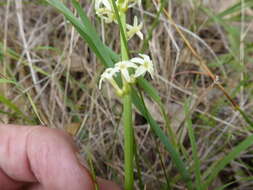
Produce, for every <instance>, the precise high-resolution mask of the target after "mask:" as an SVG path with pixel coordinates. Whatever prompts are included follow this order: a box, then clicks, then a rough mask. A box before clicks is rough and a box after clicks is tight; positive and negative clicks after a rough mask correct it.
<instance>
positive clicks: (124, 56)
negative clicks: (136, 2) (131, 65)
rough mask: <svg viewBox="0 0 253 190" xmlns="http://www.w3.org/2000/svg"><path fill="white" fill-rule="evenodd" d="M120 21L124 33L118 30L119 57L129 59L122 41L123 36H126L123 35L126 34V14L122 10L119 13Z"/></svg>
mask: <svg viewBox="0 0 253 190" xmlns="http://www.w3.org/2000/svg"><path fill="white" fill-rule="evenodd" d="M120 21H121V24H122V28H123V31H124V33H122V32H120V48H121V58H122V60H128V59H129V57H128V53H127V48H128V47H126V45H127V44H125V43H124V37H125V38H126V36H124V35H125V34H126V14H125V13H123V12H121V13H120Z"/></svg>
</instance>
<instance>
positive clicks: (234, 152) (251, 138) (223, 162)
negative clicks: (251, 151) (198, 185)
mask: <svg viewBox="0 0 253 190" xmlns="http://www.w3.org/2000/svg"><path fill="white" fill-rule="evenodd" d="M252 144H253V135H251V136H249V137H247V138H246V139H245V140H244V141H242V142H241V143H240V144H239V145H237V146H236V147H235V148H234V149H233V150H232V151H231V152H229V154H228V155H227V156H225V157H224V158H223V159H221V160H220V161H219V162H217V164H215V165H214V166H213V169H212V172H211V174H210V175H209V177H208V178H207V180H206V182H205V185H204V187H205V189H207V187H208V186H209V185H210V184H211V182H212V181H213V180H214V178H215V177H216V176H217V175H218V174H219V172H220V171H221V170H223V169H224V168H225V166H226V165H227V164H229V163H230V162H231V161H232V160H234V159H235V158H236V157H238V156H239V155H240V153H241V152H243V151H245V150H246V149H247V148H249V147H250V146H251V145H252Z"/></svg>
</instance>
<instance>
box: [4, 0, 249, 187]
mask: <svg viewBox="0 0 253 190" xmlns="http://www.w3.org/2000/svg"><path fill="white" fill-rule="evenodd" d="M190 2H192V3H190ZM194 2H199V3H194ZM224 2H225V1H224ZM224 2H223V1H218V0H216V1H205V3H204V4H202V2H200V1H189V2H188V1H187V2H184V3H183V2H175V1H169V3H168V5H167V6H166V9H168V10H169V11H170V12H171V13H172V16H173V19H174V21H175V22H176V23H177V25H178V26H179V27H180V28H181V30H183V31H184V34H185V35H186V37H187V38H188V40H189V41H190V42H191V45H192V46H193V47H194V48H195V49H196V50H197V52H198V53H199V55H200V56H201V57H202V58H203V60H205V62H206V64H207V66H208V67H209V68H210V69H211V70H212V71H213V72H214V73H215V74H216V75H218V76H220V78H221V79H220V80H221V81H222V84H223V85H224V86H225V89H226V90H227V91H228V93H229V94H231V95H232V97H233V98H234V99H235V100H236V101H237V103H238V104H240V105H241V106H242V108H243V109H244V110H245V111H246V112H247V113H249V115H250V114H252V113H253V110H252V104H253V102H252V96H253V94H252V92H253V90H252V87H253V86H252V77H251V71H252V48H251V51H250V50H246V48H245V52H244V62H243V65H241V63H240V62H238V60H239V61H240V59H239V58H238V59H237V57H236V56H237V55H233V54H232V52H231V51H230V50H231V48H232V47H231V44H230V43H231V41H229V35H230V34H228V33H227V31H226V30H225V29H224V26H222V25H220V24H217V23H214V22H208V23H207V19H208V16H206V15H205V14H204V13H203V12H202V11H201V10H200V9H199V7H200V5H201V6H205V7H209V8H210V9H211V10H213V11H214V12H216V13H218V12H220V11H222V10H226V9H227V8H228V7H230V6H231V5H232V4H233V1H229V2H228V1H226V3H224ZM236 2H237V1H236ZM149 3H150V6H152V8H151V7H150V8H149V9H148V10H146V11H144V10H142V9H141V10H139V9H136V10H134V11H136V12H138V14H139V15H140V16H141V17H143V18H144V19H145V20H146V21H147V22H146V23H149V22H151V21H152V18H153V16H154V15H153V14H154V9H155V6H156V5H155V2H153V3H151V2H149ZM198 5H199V6H198ZM83 7H84V9H85V10H86V11H87V14H88V15H89V17H90V19H91V20H92V22H94V23H95V24H96V26H97V30H98V31H101V34H102V38H103V39H105V41H106V43H107V44H109V45H110V46H111V47H113V48H114V49H116V50H119V44H118V41H117V39H118V35H117V33H118V31H117V29H115V28H114V27H111V26H109V27H108V26H105V27H104V28H103V27H101V26H100V25H99V23H98V22H97V20H96V19H95V15H94V12H93V9H92V6H91V5H90V3H88V2H83ZM245 14H248V15H250V14H251V16H253V14H252V9H247V10H246V13H245ZM230 16H232V15H230ZM0 20H1V22H0V39H1V41H0V43H2V44H3V47H4V48H3V51H4V56H3V57H2V60H1V67H0V72H1V75H3V76H5V77H7V78H10V79H13V80H14V79H15V80H16V81H17V82H18V84H19V85H20V88H17V87H16V86H14V85H11V84H3V85H2V84H1V86H0V88H1V96H5V97H8V99H10V100H11V101H12V103H13V104H14V105H16V106H17V107H18V108H19V109H20V110H22V111H23V112H24V113H25V115H26V116H29V118H30V119H31V121H26V120H24V118H23V117H21V116H19V115H10V114H9V115H8V114H2V115H1V122H2V123H16V124H28V123H33V124H39V123H40V122H39V120H38V117H37V116H36V114H35V113H34V109H33V108H32V106H31V102H30V101H29V100H28V98H27V95H26V94H29V95H30V96H31V97H32V100H33V103H34V104H35V105H36V109H37V111H38V115H39V117H40V118H41V120H42V121H43V122H44V123H45V124H47V125H48V126H49V127H53V128H64V129H66V130H68V131H69V132H71V133H72V134H73V135H76V139H77V141H78V142H79V144H80V146H81V147H82V149H83V153H84V154H87V152H89V153H91V155H92V156H91V159H92V160H93V164H94V166H95V168H96V173H97V174H98V175H100V176H103V177H105V178H108V179H113V180H115V181H117V182H118V183H122V180H123V165H122V164H123V162H122V160H123V153H122V152H123V151H122V145H123V138H122V136H123V131H122V128H121V127H120V125H121V112H122V110H121V109H122V108H121V103H120V101H119V100H118V99H117V97H115V96H114V94H113V93H112V91H111V90H110V86H107V87H106V88H105V89H103V90H102V91H99V90H98V87H97V81H98V78H99V75H100V73H101V72H102V71H103V68H102V67H101V66H100V64H98V61H97V60H96V57H95V55H94V54H93V53H92V52H91V51H90V50H89V48H88V47H87V46H86V44H85V43H83V41H82V40H81V38H80V37H79V35H78V34H77V33H76V32H75V31H74V29H73V27H72V26H71V25H69V24H68V23H67V22H66V20H64V18H63V16H62V15H60V14H58V13H57V12H56V11H55V10H54V9H53V8H51V7H48V6H46V5H45V4H44V3H42V2H41V1H38V2H35V1H34V2H30V1H19V0H5V1H4V3H3V4H1V6H0ZM160 20H161V21H160V23H159V25H158V26H157V27H156V28H155V30H154V31H153V37H152V40H151V41H150V42H149V49H148V50H147V51H146V52H148V53H150V55H151V57H152V59H153V61H154V63H155V68H156V77H155V79H154V80H153V81H152V83H153V85H154V86H155V87H156V88H157V89H158V90H159V92H160V95H161V97H162V99H163V103H164V105H165V107H166V109H167V110H166V111H167V112H168V116H169V117H170V119H171V125H172V127H173V129H174V131H175V132H176V134H177V139H178V143H179V145H180V146H183V147H184V148H185V151H186V154H187V153H188V154H190V152H191V147H190V146H189V139H188V136H187V130H186V128H185V127H184V122H185V117H186V116H185V113H184V108H183V105H184V104H185V101H186V99H191V109H192V122H193V124H194V128H195V130H196V136H197V144H198V150H199V156H200V159H201V162H202V163H201V169H202V170H203V171H205V170H206V168H207V167H208V166H209V165H210V163H212V162H213V161H215V160H218V159H219V158H220V157H222V156H223V155H224V154H226V152H228V151H229V150H230V149H231V147H233V146H235V144H238V143H239V142H240V141H241V140H242V139H244V138H245V137H246V136H247V135H249V134H251V131H250V130H249V128H248V127H247V124H246V123H245V122H244V121H243V119H242V118H241V117H240V115H239V114H238V112H235V111H234V110H233V108H232V106H231V105H230V104H229V103H228V102H227V100H226V98H225V97H224V96H223V94H222V93H221V92H220V91H219V90H217V89H216V88H214V87H213V86H212V80H210V79H208V77H206V76H205V75H200V74H199V73H203V70H202V69H200V67H199V65H198V61H197V60H196V58H195V57H194V56H193V55H192V53H191V51H190V50H189V49H188V48H187V47H186V46H185V44H184V42H183V40H182V38H181V37H180V36H179V34H178V33H177V32H176V30H175V28H174V27H173V26H172V25H171V24H170V23H169V22H168V21H167V18H166V17H165V16H161V18H160ZM229 24H231V25H235V26H236V25H239V26H240V21H230V23H229ZM112 26H113V25H112ZM252 26H253V25H252V22H245V23H244V27H245V30H246V29H247V31H248V32H247V34H249V35H246V39H247V44H248V42H251V43H252V41H253V38H252V36H251V34H252V30H253V28H252ZM148 28H149V24H146V25H145V27H144V33H145V32H147V30H148ZM244 45H245V46H246V43H245V44H244ZM141 46H142V44H141V43H140V42H139V41H138V39H134V40H132V41H131V42H130V48H131V49H133V50H136V51H138V50H139V49H140V48H141ZM10 49H11V51H13V52H15V53H16V56H13V55H12V53H10V51H9V50H10ZM238 51H240V50H239V48H238ZM250 52H251V53H250ZM237 53H238V55H239V54H240V52H237ZM224 57H227V59H228V60H227V59H225V58H224ZM230 57H232V58H231V59H232V60H229V58H230ZM217 60H219V61H217ZM218 63H222V64H218ZM250 69H251V70H250ZM241 71H243V73H244V77H248V80H247V81H246V82H245V84H243V85H242V84H241V83H240V81H241V79H242V78H241V77H242V75H241V73H242V72H241ZM20 89H22V92H21V91H20ZM238 89H239V90H238ZM238 91H239V92H238ZM147 102H148V103H147V105H148V108H149V109H150V111H151V113H152V114H153V116H154V118H155V119H156V120H157V121H158V122H159V124H160V125H161V126H164V125H165V124H164V121H163V119H162V117H161V115H160V114H159V113H160V112H159V109H158V108H157V106H156V105H154V103H152V102H150V101H148V100H147ZM0 108H1V110H3V111H5V112H8V113H13V110H12V109H11V107H8V106H7V105H6V104H5V103H1V104H0ZM135 117H136V121H135V123H136V125H135V129H136V133H135V136H136V142H137V144H138V149H139V152H140V153H141V155H139V156H140V158H139V159H140V168H141V171H142V176H143V182H144V184H145V185H146V186H145V187H146V189H163V185H164V183H165V178H164V174H163V171H162V166H161V162H160V160H159V156H158V154H157V151H159V152H161V155H162V156H163V162H164V164H165V166H166V171H167V173H168V175H169V176H172V177H174V170H173V167H172V166H171V163H170V159H169V155H168V153H167V152H166V151H165V150H164V149H163V147H162V146H160V145H159V142H157V141H156V139H155V138H154V136H153V135H152V134H151V133H150V129H149V127H148V125H147V123H146V121H145V120H144V119H143V118H142V117H141V116H140V115H138V113H136V114H135ZM157 143H158V147H157V146H156V144H157ZM188 165H189V166H191V165H192V163H191V162H189V163H188ZM252 167H253V164H252V148H251V149H250V150H248V151H247V153H244V154H242V155H241V157H240V158H238V159H237V160H235V161H233V162H232V163H231V164H230V165H229V166H228V167H226V169H225V170H224V171H222V172H221V174H220V175H219V177H218V178H217V179H216V181H215V183H214V184H213V187H212V188H210V189H214V187H218V186H221V185H224V184H226V183H229V182H231V181H233V180H236V179H240V178H242V177H247V176H252V172H253V171H252ZM174 184H175V185H174V188H175V189H183V186H182V184H180V182H177V183H174ZM136 188H137V187H136ZM251 188H253V183H252V181H248V182H245V181H241V182H238V183H236V184H234V185H233V186H232V185H231V186H229V188H228V189H237V190H238V189H243V190H245V189H251Z"/></svg>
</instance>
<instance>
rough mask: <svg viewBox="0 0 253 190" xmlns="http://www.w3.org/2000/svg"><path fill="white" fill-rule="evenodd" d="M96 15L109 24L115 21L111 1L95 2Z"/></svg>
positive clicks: (98, 0) (101, 0)
mask: <svg viewBox="0 0 253 190" xmlns="http://www.w3.org/2000/svg"><path fill="white" fill-rule="evenodd" d="M95 10H96V14H97V15H98V16H99V17H100V18H101V19H104V20H105V22H106V23H111V22H112V21H114V20H115V15H114V10H113V6H112V4H111V0H95Z"/></svg>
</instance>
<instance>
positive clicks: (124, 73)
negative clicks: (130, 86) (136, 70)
mask: <svg viewBox="0 0 253 190" xmlns="http://www.w3.org/2000/svg"><path fill="white" fill-rule="evenodd" d="M121 72H122V75H123V77H124V78H125V79H126V81H127V82H130V81H131V78H130V76H129V73H128V70H127V69H123V70H121Z"/></svg>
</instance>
